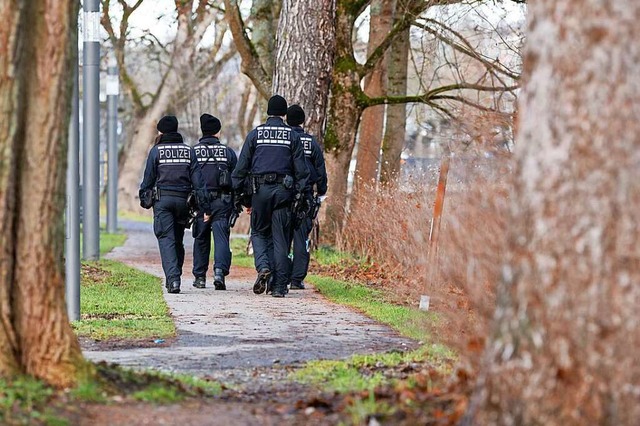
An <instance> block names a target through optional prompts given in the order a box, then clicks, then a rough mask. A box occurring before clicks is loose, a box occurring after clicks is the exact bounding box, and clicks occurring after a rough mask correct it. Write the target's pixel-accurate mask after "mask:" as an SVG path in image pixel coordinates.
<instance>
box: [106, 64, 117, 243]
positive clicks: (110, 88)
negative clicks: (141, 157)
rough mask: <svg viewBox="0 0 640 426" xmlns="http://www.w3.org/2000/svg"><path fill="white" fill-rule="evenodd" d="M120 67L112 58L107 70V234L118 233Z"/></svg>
mask: <svg viewBox="0 0 640 426" xmlns="http://www.w3.org/2000/svg"><path fill="white" fill-rule="evenodd" d="M118 94H119V87H118V66H117V62H116V60H115V58H113V57H112V58H110V60H109V67H108V68H107V161H108V163H107V166H108V168H109V169H108V170H109V172H108V178H107V179H108V180H107V232H109V233H111V234H115V233H116V232H118Z"/></svg>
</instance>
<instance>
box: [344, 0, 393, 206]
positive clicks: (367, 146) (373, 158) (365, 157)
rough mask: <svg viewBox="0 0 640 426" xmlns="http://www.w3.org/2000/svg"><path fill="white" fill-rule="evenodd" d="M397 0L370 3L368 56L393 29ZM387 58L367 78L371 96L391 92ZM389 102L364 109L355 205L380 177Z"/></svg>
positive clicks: (356, 175) (366, 85) (377, 0)
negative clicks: (381, 151) (383, 136)
mask: <svg viewBox="0 0 640 426" xmlns="http://www.w3.org/2000/svg"><path fill="white" fill-rule="evenodd" d="M393 3H394V0H373V1H372V2H371V4H370V11H371V12H370V13H371V21H370V24H369V42H368V45H367V56H370V55H371V54H372V53H373V51H374V50H375V48H376V47H378V45H380V43H382V41H383V40H384V39H385V37H386V35H387V34H388V33H389V31H390V30H391V25H392V22H393ZM386 86H387V62H386V61H385V60H384V59H383V60H381V61H379V62H378V63H377V64H376V65H375V66H374V67H373V70H372V71H371V73H370V74H368V75H367V76H366V77H365V79H364V93H365V94H366V95H367V96H370V97H378V96H384V95H385V94H386V92H387V88H386ZM384 115H385V106H384V105H375V106H372V107H369V108H367V109H365V110H364V111H363V112H362V120H361V121H360V133H359V135H358V153H357V155H356V171H355V175H354V179H353V181H354V187H353V190H354V192H353V195H354V206H353V207H354V208H358V198H359V197H360V196H361V192H366V188H367V187H370V186H372V185H375V184H376V183H377V181H378V166H379V164H380V147H381V145H382V132H383V129H384Z"/></svg>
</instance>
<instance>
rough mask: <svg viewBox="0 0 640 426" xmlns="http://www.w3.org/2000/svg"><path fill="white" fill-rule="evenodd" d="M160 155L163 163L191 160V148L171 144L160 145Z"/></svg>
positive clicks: (187, 161)
mask: <svg viewBox="0 0 640 426" xmlns="http://www.w3.org/2000/svg"><path fill="white" fill-rule="evenodd" d="M158 156H159V159H160V163H161V164H166V163H189V162H191V150H190V149H189V147H188V146H180V145H170V146H162V147H158Z"/></svg>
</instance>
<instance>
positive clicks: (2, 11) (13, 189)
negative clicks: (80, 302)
mask: <svg viewBox="0 0 640 426" xmlns="http://www.w3.org/2000/svg"><path fill="white" fill-rule="evenodd" d="M77 17H78V3H77V2H75V1H70V0H57V1H41V0H40V1H35V0H29V1H26V0H25V1H17V0H15V1H9V2H3V3H2V4H1V5H0V18H1V19H2V22H3V25H2V26H1V27H0V45H1V46H2V47H1V48H0V49H1V50H2V55H1V57H2V59H1V60H0V104H1V105H2V108H0V123H2V124H0V136H1V137H0V148H1V149H0V164H2V167H0V323H1V324H2V326H1V327H0V376H2V377H11V376H13V375H16V374H25V373H26V374H29V375H33V376H35V377H38V378H40V379H43V380H45V381H47V382H48V383H50V384H52V385H55V386H60V387H65V386H72V385H74V384H76V383H77V382H78V380H79V379H81V378H82V376H83V375H85V374H88V373H90V372H91V367H90V366H89V364H88V363H85V362H84V360H83V357H82V353H81V351H80V346H79V344H78V341H77V339H76V337H75V335H74V333H73V331H72V330H71V326H70V325H69V320H68V318H67V313H66V307H65V303H64V267H63V259H62V257H63V241H64V226H63V219H62V218H63V217H64V201H65V196H64V193H65V168H66V147H67V133H68V123H69V112H70V95H71V84H72V79H69V78H68V76H69V72H68V70H69V69H71V68H72V66H75V65H74V64H75V63H76V62H75V61H73V60H74V59H75V58H76V53H75V51H76V50H75V49H76V46H77V38H76V37H75V36H74V34H76V29H77Z"/></svg>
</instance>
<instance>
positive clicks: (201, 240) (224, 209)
mask: <svg viewBox="0 0 640 426" xmlns="http://www.w3.org/2000/svg"><path fill="white" fill-rule="evenodd" d="M221 128H222V123H220V120H219V119H218V118H216V117H214V116H212V115H210V114H202V116H200V129H201V130H202V138H200V141H199V142H198V143H197V144H196V145H195V146H194V147H193V148H194V151H195V154H196V158H197V159H198V163H200V166H201V167H202V176H203V178H204V181H205V183H206V185H207V191H208V196H209V200H210V202H211V218H210V219H209V220H207V221H205V219H204V212H199V214H198V216H197V217H196V218H195V220H194V222H193V228H192V230H193V238H194V242H193V276H194V277H195V280H194V282H193V286H194V287H196V288H205V287H206V276H207V271H208V270H209V255H210V254H211V234H212V233H213V244H214V252H213V286H214V288H215V289H216V290H226V289H227V287H226V285H225V281H224V277H225V276H227V275H229V268H230V267H231V249H230V247H229V235H230V232H231V231H230V228H229V217H230V216H231V211H232V209H233V195H232V185H231V173H232V172H233V170H234V169H235V167H236V164H237V162H238V158H237V156H236V153H235V152H234V151H233V150H232V149H231V148H229V147H227V146H225V145H223V144H222V143H221V142H220V139H219V135H220V130H221Z"/></svg>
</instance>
